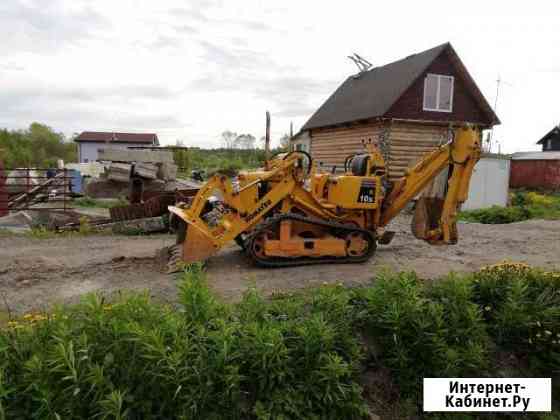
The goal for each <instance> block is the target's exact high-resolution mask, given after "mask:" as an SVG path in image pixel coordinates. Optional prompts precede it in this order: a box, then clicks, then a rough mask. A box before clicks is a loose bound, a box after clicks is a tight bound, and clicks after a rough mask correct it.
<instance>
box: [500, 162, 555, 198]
mask: <svg viewBox="0 0 560 420" xmlns="http://www.w3.org/2000/svg"><path fill="white" fill-rule="evenodd" d="M541 153H542V152H541ZM544 153H552V152H544ZM558 155H559V156H558V159H546V160H545V159H542V160H541V159H531V160H529V159H525V160H512V161H511V175H510V181H509V184H510V187H512V188H532V189H544V190H556V191H560V153H558Z"/></svg>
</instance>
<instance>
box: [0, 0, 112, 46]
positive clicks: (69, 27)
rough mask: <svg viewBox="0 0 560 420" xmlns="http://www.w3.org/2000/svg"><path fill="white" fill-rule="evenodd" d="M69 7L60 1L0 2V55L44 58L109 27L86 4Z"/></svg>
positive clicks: (76, 2)
mask: <svg viewBox="0 0 560 420" xmlns="http://www.w3.org/2000/svg"><path fill="white" fill-rule="evenodd" d="M73 6H74V8H73V9H72V10H70V9H69V8H68V7H65V5H64V4H62V3H61V1H60V0H52V1H48V2H46V1H39V0H31V1H26V2H24V1H22V0H2V2H0V27H2V34H3V35H2V43H1V44H0V51H2V52H4V53H5V52H21V51H29V52H40V53H43V54H44V53H45V52H48V51H53V50H58V49H61V48H63V47H65V46H67V45H68V44H73V43H76V42H78V41H80V40H84V39H87V38H89V37H91V36H93V34H94V33H95V32H96V31H98V30H101V29H107V28H108V27H109V26H110V25H109V21H108V20H107V19H105V18H104V17H102V16H101V15H100V14H98V13H96V12H95V11H94V10H93V9H92V8H91V7H90V6H89V5H88V4H87V3H81V4H80V2H79V1H78V0H77V1H75V2H74V3H73ZM76 6H77V7H76ZM80 6H81V7H80Z"/></svg>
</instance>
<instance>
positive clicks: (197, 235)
mask: <svg viewBox="0 0 560 420" xmlns="http://www.w3.org/2000/svg"><path fill="white" fill-rule="evenodd" d="M169 210H170V211H171V213H173V215H174V217H175V216H178V222H177V226H176V229H177V244H176V245H174V246H171V247H168V248H167V264H166V270H165V271H167V272H168V273H174V272H176V271H180V270H181V268H182V265H183V264H189V263H193V262H197V261H204V260H206V259H207V258H208V257H210V256H212V255H213V254H215V253H216V252H217V250H218V248H217V247H216V246H215V245H214V243H213V242H212V240H211V239H210V238H209V237H208V236H207V235H206V234H205V233H204V232H203V231H202V230H201V229H199V228H198V227H196V226H195V225H193V224H190V223H189V222H188V221H187V220H185V217H184V215H183V211H182V210H181V209H178V208H175V207H170V208H169Z"/></svg>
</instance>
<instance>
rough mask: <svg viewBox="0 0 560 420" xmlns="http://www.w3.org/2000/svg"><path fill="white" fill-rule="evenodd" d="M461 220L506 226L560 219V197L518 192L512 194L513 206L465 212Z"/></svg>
mask: <svg viewBox="0 0 560 420" xmlns="http://www.w3.org/2000/svg"><path fill="white" fill-rule="evenodd" d="M459 218H460V219H461V220H465V221H468V222H477V223H485V224H504V223H514V222H521V221H523V220H528V219H545V220H553V219H560V196H559V195H558V194H548V195H546V194H540V193H537V192H534V191H531V192H524V191H517V192H514V193H512V194H511V206H510V207H500V206H492V207H489V208H486V209H477V210H469V211H463V212H461V213H460V214H459Z"/></svg>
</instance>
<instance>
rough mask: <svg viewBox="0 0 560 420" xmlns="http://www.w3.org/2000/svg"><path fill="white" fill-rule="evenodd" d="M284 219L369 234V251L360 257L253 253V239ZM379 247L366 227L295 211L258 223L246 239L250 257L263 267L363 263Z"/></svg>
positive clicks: (247, 251)
mask: <svg viewBox="0 0 560 420" xmlns="http://www.w3.org/2000/svg"><path fill="white" fill-rule="evenodd" d="M283 220H295V221H299V222H304V223H309V224H313V225H317V226H321V227H326V228H329V229H335V230H338V231H345V232H347V234H349V233H351V232H362V233H365V234H366V235H367V238H368V242H369V249H368V252H367V253H366V254H364V255H362V256H360V257H348V256H346V257H313V258H312V257H297V258H290V259H288V258H282V257H270V258H265V259H263V258H259V257H258V256H257V255H255V254H254V253H253V241H254V240H255V238H256V237H257V236H258V234H259V233H261V232H263V231H266V230H268V229H271V228H272V227H274V226H275V225H277V224H278V223H280V222H282V221H283ZM376 248H377V244H376V239H375V237H374V235H373V234H372V232H370V231H369V230H366V229H361V228H357V227H355V226H348V225H345V224H342V223H337V222H328V221H324V220H321V219H316V218H311V217H306V216H302V215H299V214H294V213H286V214H280V215H277V216H273V217H271V218H270V219H268V220H267V221H265V222H263V223H262V224H260V225H258V226H257V227H256V228H255V229H254V230H253V232H251V234H250V235H249V237H248V238H247V239H246V241H245V250H246V253H247V255H248V256H249V258H251V259H252V260H253V261H254V262H255V264H257V265H259V266H261V267H295V266H302V265H312V264H353V263H362V262H365V261H367V260H369V259H370V258H371V256H372V255H373V254H374V253H375V250H376Z"/></svg>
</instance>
